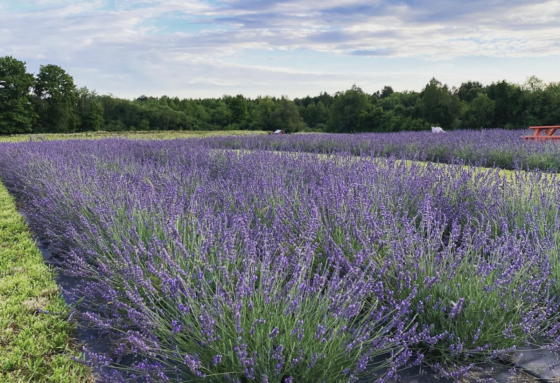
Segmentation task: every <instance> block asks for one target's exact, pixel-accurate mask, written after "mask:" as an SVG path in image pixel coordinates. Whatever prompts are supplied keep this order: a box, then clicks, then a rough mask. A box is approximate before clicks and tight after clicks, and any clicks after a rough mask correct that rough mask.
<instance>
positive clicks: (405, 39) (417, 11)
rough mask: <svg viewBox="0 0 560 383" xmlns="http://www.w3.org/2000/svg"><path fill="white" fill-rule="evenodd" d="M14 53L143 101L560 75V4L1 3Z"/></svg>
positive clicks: (290, 0) (79, 81) (376, 0)
mask: <svg viewBox="0 0 560 383" xmlns="http://www.w3.org/2000/svg"><path fill="white" fill-rule="evenodd" d="M0 20H1V21H0V56H13V57H15V58H17V59H19V60H22V61H25V62H26V63H27V68H28V71H29V72H31V73H37V72H38V71H39V68H40V66H41V65H46V64H56V65H60V66H61V67H62V68H63V69H65V70H66V71H67V72H68V73H69V74H70V75H72V76H73V77H74V81H75V83H76V85H77V86H78V87H82V86H87V87H88V88H89V89H95V90H96V91H97V92H98V93H100V94H109V93H110V94H113V95H115V96H118V97H125V98H136V97H138V96H140V95H148V96H162V95H168V96H170V97H175V96H177V97H189V98H204V97H221V96H222V95H225V94H227V95H236V94H243V95H245V96H247V97H257V96H259V95H271V96H281V95H286V96H288V97H290V98H295V97H305V96H307V95H311V96H313V95H318V94H319V93H320V92H323V91H326V92H329V93H334V92H336V91H342V90H345V89H349V88H350V87H351V86H352V85H354V84H355V85H357V86H359V87H361V88H362V89H363V90H364V91H366V92H368V93H373V92H376V91H377V90H380V89H382V88H383V87H384V86H385V85H390V86H392V87H393V89H395V90H397V91H404V90H415V91H420V90H421V89H422V88H423V87H424V86H425V85H426V84H427V83H428V82H429V81H430V79H431V78H432V77H435V78H436V79H438V80H439V81H441V82H443V83H446V84H448V85H449V86H459V85H460V84H461V83H462V82H465V81H469V80H474V81H480V82H482V83H483V84H490V83H492V82H493V81H500V80H507V81H510V82H516V83H519V84H522V83H523V82H524V81H525V79H526V78H527V77H528V76H531V75H535V76H537V77H539V78H541V79H542V80H544V81H545V82H547V83H549V82H558V81H560V70H559V68H560V0H554V1H539V0H480V1H479V0H473V1H468V0H463V1H456V0H404V1H387V0H0Z"/></svg>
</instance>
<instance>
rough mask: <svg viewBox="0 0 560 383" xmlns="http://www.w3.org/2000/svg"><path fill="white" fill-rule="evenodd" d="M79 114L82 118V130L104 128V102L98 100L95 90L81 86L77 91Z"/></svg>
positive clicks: (80, 128)
mask: <svg viewBox="0 0 560 383" xmlns="http://www.w3.org/2000/svg"><path fill="white" fill-rule="evenodd" d="M76 98H77V107H78V116H79V118H80V125H79V130H80V131H82V132H87V131H96V130H101V129H102V128H103V124H104V119H103V104H102V103H101V101H99V100H98V96H97V94H96V93H95V91H92V92H90V91H89V90H88V88H86V87H84V88H80V89H79V90H78V91H77V92H76Z"/></svg>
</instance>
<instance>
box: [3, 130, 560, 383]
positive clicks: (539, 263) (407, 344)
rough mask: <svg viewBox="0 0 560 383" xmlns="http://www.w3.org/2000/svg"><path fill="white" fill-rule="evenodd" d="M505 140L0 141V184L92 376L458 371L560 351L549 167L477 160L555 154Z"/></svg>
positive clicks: (554, 163) (264, 377) (557, 181)
mask: <svg viewBox="0 0 560 383" xmlns="http://www.w3.org/2000/svg"><path fill="white" fill-rule="evenodd" d="M519 135H520V134H519V132H517V133H512V132H507V131H498V130H496V131H487V132H483V133H481V132H451V133H446V134H442V135H432V134H428V133H426V134H424V133H402V134H401V133H399V134H386V135H370V134H364V135H336V136H335V135H293V136H285V137H272V136H268V137H267V136H263V137H215V138H206V139H200V140H195V139H192V140H174V141H127V140H115V139H113V140H110V139H108V140H100V141H67V142H61V141H52V142H30V143H9V144H8V143H5V144H0V153H1V154H0V179H1V180H2V182H3V183H4V184H5V185H6V187H7V188H8V189H9V191H10V192H11V193H12V194H13V195H14V196H15V197H16V199H17V201H18V202H19V206H20V207H21V210H22V212H23V213H25V216H26V217H27V219H28V221H29V224H30V226H31V228H32V229H33V231H34V232H35V233H36V234H37V235H38V236H39V237H40V238H41V239H42V240H43V241H45V242H46V243H48V246H49V250H50V251H51V253H52V254H54V255H55V256H56V258H57V260H58V262H59V266H60V267H61V268H62V271H61V272H63V273H65V274H66V275H69V276H72V277H73V278H77V280H79V281H80V283H79V284H78V285H77V287H76V288H75V289H74V290H73V291H71V293H72V294H73V295H74V297H75V298H79V299H81V300H80V301H79V304H78V306H79V307H78V308H79V312H80V313H81V314H80V322H81V323H82V325H84V326H88V327H89V328H92V329H96V330H98V331H99V333H100V334H101V336H102V339H103V341H104V342H105V343H106V344H108V345H109V346H110V347H109V349H108V350H107V351H106V352H89V353H88V358H89V363H90V364H92V365H93V366H94V367H96V368H97V371H99V373H100V374H103V375H104V376H102V377H101V378H100V379H101V381H115V382H121V381H123V380H129V381H138V382H141V381H143V382H163V381H170V382H180V381H183V382H185V381H189V382H190V381H192V382H198V381H201V382H242V383H245V382H271V383H272V382H274V383H289V382H294V383H295V382H354V381H357V380H358V379H360V381H361V382H374V381H379V382H390V381H394V379H395V377H396V376H397V375H398V374H399V371H401V370H402V369H403V368H405V367H407V366H411V365H419V364H421V365H423V366H429V367H430V368H432V369H433V370H435V371H437V372H438V373H439V374H440V375H442V376H446V377H451V378H452V379H459V378H460V377H462V376H464V375H465V374H466V373H467V372H468V371H470V370H472V369H475V368H476V367H477V366H478V365H480V364H482V363H485V362H488V361H503V362H507V361H510V360H512V358H513V357H514V356H515V354H517V353H519V352H521V351H523V349H525V348H526V347H529V346H531V345H538V346H539V347H543V348H549V349H552V350H556V349H557V348H558V346H559V345H560V314H559V312H560V311H559V309H560V300H559V297H560V285H559V284H558V282H557V281H558V280H559V278H560V261H559V258H558V255H559V251H560V234H559V229H560V214H559V212H558V206H559V205H560V178H558V177H557V176H556V174H555V173H552V174H545V173H544V172H542V171H531V172H526V171H514V172H512V173H511V174H510V175H509V176H508V177H504V176H502V175H501V174H500V171H499V168H496V169H481V168H478V167H475V166H474V165H475V164H476V165H483V166H487V167H492V166H494V165H497V166H499V167H503V168H507V169H526V168H530V169H534V168H540V169H542V170H544V171H549V172H554V171H556V170H558V168H560V159H559V158H560V157H559V156H558V154H560V153H559V152H560V150H559V149H557V147H556V146H554V145H549V144H540V145H536V144H526V143H525V142H523V141H521V140H520V139H519ZM231 149H247V150H231ZM316 153H330V154H333V155H332V156H319V155H316ZM356 154H360V155H361V156H360V159H359V160H357V159H356ZM402 158H407V159H421V160H439V161H440V162H447V163H455V162H457V160H463V161H467V162H469V161H470V164H471V165H473V166H461V167H459V166H441V165H434V164H432V163H430V162H428V163H425V162H404V161H400V159H402ZM498 160H499V161H498ZM361 379H363V380H361Z"/></svg>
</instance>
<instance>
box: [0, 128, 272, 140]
mask: <svg viewBox="0 0 560 383" xmlns="http://www.w3.org/2000/svg"><path fill="white" fill-rule="evenodd" d="M262 134H267V132H264V131H261V130H212V131H204V130H149V131H138V132H133V131H125V132H105V131H98V132H85V133H45V134H14V135H9V136H0V142H26V141H53V140H99V139H104V138H123V139H127V140H173V139H178V138H203V137H214V136H251V135H262Z"/></svg>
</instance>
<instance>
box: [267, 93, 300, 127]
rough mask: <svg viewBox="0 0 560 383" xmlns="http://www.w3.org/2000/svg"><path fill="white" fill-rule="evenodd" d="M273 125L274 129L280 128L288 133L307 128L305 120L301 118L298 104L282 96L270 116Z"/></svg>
mask: <svg viewBox="0 0 560 383" xmlns="http://www.w3.org/2000/svg"><path fill="white" fill-rule="evenodd" d="M270 120H271V127H272V129H273V130H276V129H280V130H283V131H285V132H286V133H294V132H298V131H300V130H303V129H304V128H305V126H306V125H305V122H303V118H301V116H300V114H299V111H298V108H297V106H296V104H295V103H294V102H293V101H291V100H290V99H288V97H286V96H284V97H282V98H281V99H280V100H279V101H278V102H277V103H276V105H275V108H274V111H273V112H272V114H271V116H270Z"/></svg>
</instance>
